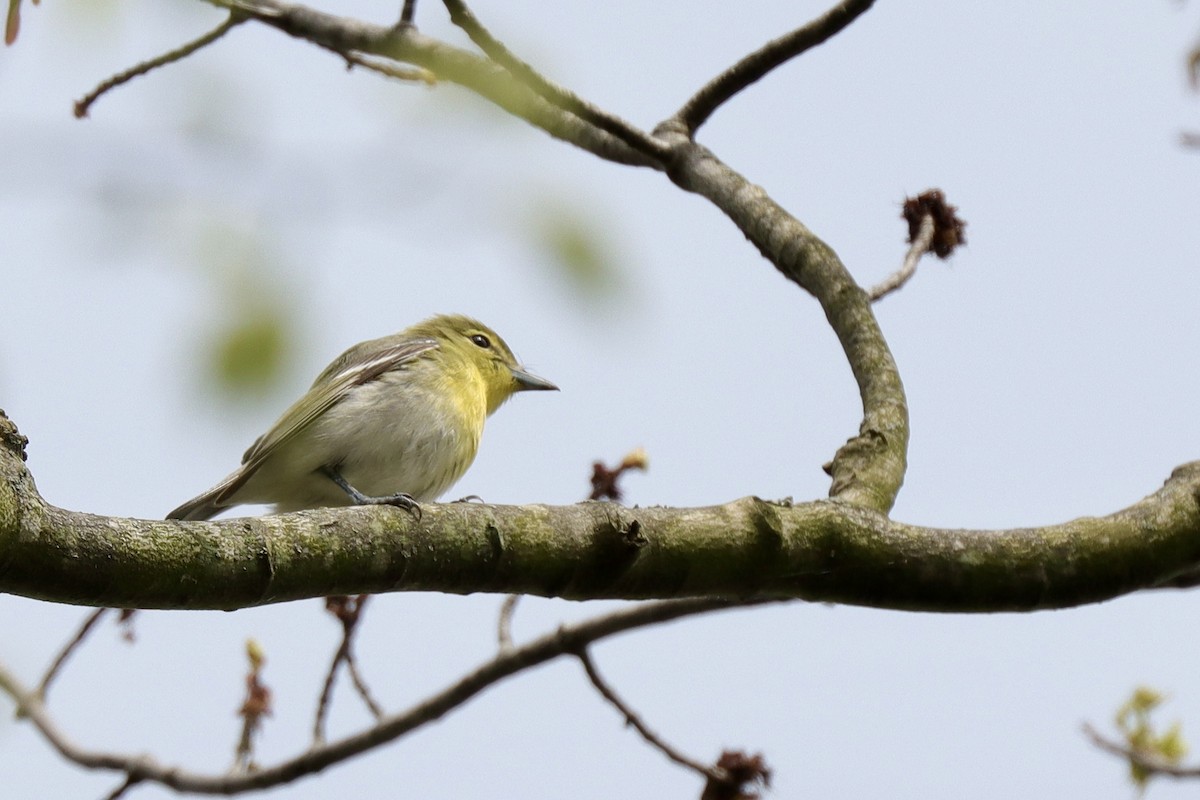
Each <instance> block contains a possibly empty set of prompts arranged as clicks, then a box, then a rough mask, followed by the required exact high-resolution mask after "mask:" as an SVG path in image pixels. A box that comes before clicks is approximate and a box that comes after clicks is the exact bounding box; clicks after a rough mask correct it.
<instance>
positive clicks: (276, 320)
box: [196, 225, 299, 402]
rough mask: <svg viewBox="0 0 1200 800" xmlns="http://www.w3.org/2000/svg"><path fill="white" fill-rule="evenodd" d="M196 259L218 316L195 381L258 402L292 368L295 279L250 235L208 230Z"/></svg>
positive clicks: (224, 395)
mask: <svg viewBox="0 0 1200 800" xmlns="http://www.w3.org/2000/svg"><path fill="white" fill-rule="evenodd" d="M196 258H197V260H198V261H199V262H200V265H201V267H202V268H204V270H205V272H206V273H207V274H208V275H209V276H211V280H212V282H213V289H214V294H215V296H216V303H215V304H216V306H217V308H218V309H219V311H218V312H217V313H214V314H212V315H210V319H211V322H210V323H209V326H210V327H209V329H208V331H207V332H206V333H205V334H204V335H203V336H202V338H201V343H200V346H201V347H202V348H203V350H204V351H205V352H206V353H207V358H206V360H207V362H208V365H209V366H208V369H207V370H206V371H205V373H204V374H203V375H201V376H200V379H201V381H203V382H204V383H205V384H206V385H211V386H212V387H213V389H214V390H215V391H216V393H217V394H218V395H220V396H221V397H222V398H223V399H226V400H233V401H238V402H242V401H251V402H254V401H258V400H261V399H263V398H265V397H267V396H268V395H270V393H271V392H272V391H273V390H274V389H275V388H276V387H277V386H278V385H279V384H280V382H281V379H282V378H283V376H284V375H285V374H286V373H287V369H288V367H289V366H290V365H291V363H292V360H293V359H292V356H293V353H294V350H295V348H294V346H293V342H294V341H295V339H296V329H295V328H296V326H295V325H294V320H295V319H296V317H297V313H296V309H295V305H296V304H295V303H294V298H295V297H296V295H297V294H298V292H299V277H298V276H292V274H291V271H289V270H287V269H280V268H277V267H276V264H277V262H278V260H279V259H278V258H277V257H275V256H274V255H273V254H272V253H270V252H269V248H268V247H267V246H266V243H265V242H263V241H262V239H261V238H260V237H259V235H258V234H257V233H255V232H253V231H247V230H244V229H238V228H233V227H230V226H219V225H213V226H211V227H209V228H208V229H207V230H206V231H205V232H204V233H203V234H202V235H201V237H200V241H199V243H198V247H197V248H196Z"/></svg>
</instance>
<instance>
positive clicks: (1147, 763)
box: [1083, 722, 1200, 778]
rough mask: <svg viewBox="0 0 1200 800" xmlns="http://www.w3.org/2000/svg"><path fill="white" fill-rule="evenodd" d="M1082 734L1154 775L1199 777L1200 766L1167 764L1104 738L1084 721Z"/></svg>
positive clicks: (1104, 748) (1095, 743) (1093, 742)
mask: <svg viewBox="0 0 1200 800" xmlns="http://www.w3.org/2000/svg"><path fill="white" fill-rule="evenodd" d="M1083 734H1084V735H1085V736H1087V737H1088V738H1089V739H1091V740H1092V744H1094V745H1096V746H1097V747H1099V748H1100V749H1101V750H1104V751H1106V752H1108V753H1112V754H1113V755H1115V756H1120V757H1121V758H1124V759H1128V760H1129V761H1130V762H1131V763H1133V764H1136V765H1137V766H1139V767H1141V768H1142V769H1144V770H1146V772H1150V773H1154V774H1155V775H1167V776H1169V777H1172V778H1200V766H1195V767H1181V766H1179V765H1177V764H1168V763H1167V762H1166V761H1163V760H1162V759H1161V758H1156V757H1154V756H1152V755H1149V754H1148V753H1142V752H1139V751H1137V750H1133V749H1131V748H1129V747H1127V746H1126V745H1123V744H1121V743H1119V742H1114V741H1112V740H1111V739H1107V738H1105V737H1104V736H1103V735H1102V734H1101V733H1100V731H1098V730H1096V729H1095V728H1094V727H1092V726H1091V725H1090V724H1088V723H1086V722H1085V723H1084V724H1083Z"/></svg>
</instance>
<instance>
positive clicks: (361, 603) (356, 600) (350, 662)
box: [313, 594, 383, 744]
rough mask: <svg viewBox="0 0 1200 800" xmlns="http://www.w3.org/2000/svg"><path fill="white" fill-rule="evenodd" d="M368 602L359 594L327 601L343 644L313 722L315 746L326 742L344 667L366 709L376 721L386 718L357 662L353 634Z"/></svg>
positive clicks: (334, 657)
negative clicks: (335, 691) (336, 685)
mask: <svg viewBox="0 0 1200 800" xmlns="http://www.w3.org/2000/svg"><path fill="white" fill-rule="evenodd" d="M369 598H370V595H368V594H360V595H358V596H357V597H346V596H344V595H339V596H336V597H327V598H325V609H326V610H327V611H328V612H329V613H331V614H333V615H334V616H335V617H337V620H338V622H340V623H341V624H342V641H341V643H340V644H339V645H338V649H337V650H336V651H335V652H334V654H333V660H332V661H331V662H330V664H329V671H328V672H327V673H326V674H325V683H324V685H323V686H322V688H321V697H320V699H319V700H318V701H317V714H316V718H315V720H314V721H313V742H314V744H320V743H322V742H324V741H325V720H326V718H327V717H328V714H329V703H330V700H331V699H332V697H333V682H334V679H335V678H336V677H337V670H338V667H340V666H341V665H342V664H345V665H346V670H347V671H348V672H349V673H350V680H351V682H352V683H353V684H354V688H355V690H356V691H357V692H358V696H359V697H361V698H362V699H363V702H364V703H365V704H366V706H367V709H368V710H369V711H370V712H371V714H372V715H373V716H374V717H375V719H380V718H382V717H383V708H382V707H381V706H380V705H379V703H378V702H376V701H375V698H374V697H372V696H371V691H370V689H368V688H367V684H366V681H364V680H363V677H362V674H361V673H359V671H358V662H357V661H356V660H355V658H354V649H353V647H354V632H355V631H356V630H357V629H358V623H359V621H360V620H361V619H362V612H363V609H364V608H365V607H366V604H367V600H368V599H369Z"/></svg>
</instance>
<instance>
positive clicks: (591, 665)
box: [576, 648, 729, 782]
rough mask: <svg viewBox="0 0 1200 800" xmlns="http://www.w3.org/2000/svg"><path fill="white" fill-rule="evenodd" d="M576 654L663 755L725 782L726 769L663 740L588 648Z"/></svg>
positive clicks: (590, 676)
mask: <svg viewBox="0 0 1200 800" xmlns="http://www.w3.org/2000/svg"><path fill="white" fill-rule="evenodd" d="M576 655H577V656H578V657H579V660H580V661H581V662H582V663H583V668H584V670H586V671H587V676H588V679H589V680H591V682H592V685H593V686H595V687H596V691H598V692H600V694H601V696H602V697H604V699H605V700H607V701H608V702H609V703H611V704H612V705H613V706H614V707H615V708H616V709H617V711H620V712H621V715H622V716H623V717H625V722H626V724H628V725H632V726H633V728H634V730H636V731H637V732H638V733H640V734H641V735H642V738H643V739H645V740H646V741H647V742H649V743H650V745H651V746H653V747H656V748H658V750H659V751H660V752H661V753H662V754H663V755H665V756H666V757H667V758H669V759H671V760H672V761H674V762H675V763H676V764H679V765H680V766H684V767H687V768H688V769H690V770H692V771H694V772H697V773H699V774H700V775H701V777H704V778H707V779H708V780H710V781H718V782H724V781H726V780H727V779H728V777H729V776H728V775H726V774H725V771H724V770H720V769H717V768H716V767H712V766H708V765H707V764H701V763H700V762H699V761H696V760H695V759H692V758H689V757H688V756H686V755H684V754H683V753H681V752H680V751H678V750H676V749H675V748H674V747H672V746H671V745H669V744H667V743H666V742H665V741H663V739H662V738H661V737H660V736H659V735H658V734H656V733H655V732H654V731H652V730H650V728H649V727H647V725H646V723H645V722H643V721H642V718H641V717H640V716H639V715H638V713H637V712H636V711H634V710H633V709H632V708H630V706H629V704H628V703H626V702H625V701H624V700H622V699H621V698H620V697H619V696H618V695H617V693H616V692H615V691H613V688H612V687H611V686H609V685H608V683H606V682H605V680H604V678H603V677H602V676H601V675H600V671H599V670H597V669H596V664H595V662H593V661H592V657H591V655H590V654H589V653H588V651H587V648H584V649H582V650H580V651H579V652H578V653H576Z"/></svg>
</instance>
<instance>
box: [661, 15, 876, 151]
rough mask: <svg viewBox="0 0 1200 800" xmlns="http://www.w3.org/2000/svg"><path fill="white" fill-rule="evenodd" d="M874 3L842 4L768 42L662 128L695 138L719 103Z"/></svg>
mask: <svg viewBox="0 0 1200 800" xmlns="http://www.w3.org/2000/svg"><path fill="white" fill-rule="evenodd" d="M874 2H875V0H842V2H840V3H838V4H837V5H836V6H834V7H833V8H831V9H829V10H828V11H826V12H825V13H824V14H822V15H821V16H819V17H817V18H816V19H814V20H813V21H811V22H809V23H808V24H806V25H803V26H801V27H799V28H797V29H796V30H794V31H792V32H791V33H788V34H785V35H784V36H781V37H779V38H778V39H774V40H772V41H770V42H767V43H766V44H765V45H763V46H762V47H760V48H759V49H758V50H756V51H754V52H753V53H751V54H750V55H748V56H746V57H745V58H743V59H742V60H741V61H739V62H737V63H736V64H734V65H733V66H732V67H730V68H729V69H727V70H725V71H724V72H722V73H721V74H720V75H718V76H717V77H715V78H713V79H712V80H711V81H709V82H708V83H707V84H705V85H704V87H702V88H701V89H700V91H698V92H696V93H695V94H694V95H692V97H691V98H690V99H689V100H688V101H687V102H686V103H684V105H683V107H682V108H680V109H679V111H677V112H675V115H674V116H673V117H672V118H671V119H670V120H668V122H667V123H665V124H667V125H670V124H671V123H676V124H679V125H682V126H683V128H684V130H685V131H686V132H687V134H688V135H689V137H690V136H692V135H694V134H695V133H696V131H697V130H698V129H699V128H700V126H701V125H703V124H704V123H705V122H706V121H707V120H708V118H709V117H711V116H712V114H713V112H715V111H716V110H717V108H718V107H720V106H721V104H722V103H724V102H726V101H727V100H729V99H730V98H731V97H733V96H734V95H735V94H737V93H738V92H740V91H742V90H743V89H745V88H746V87H747V86H750V85H751V84H753V83H755V82H756V81H758V80H759V79H760V78H762V77H763V76H764V75H766V74H767V73H768V72H770V71H771V70H773V69H775V68H776V67H778V66H780V65H781V64H784V63H785V62H787V61H789V60H791V59H793V58H795V57H796V56H798V55H800V54H801V53H803V52H804V51H806V50H809V49H811V48H813V47H816V46H817V45H819V44H821V43H822V42H824V41H826V40H827V39H829V38H830V37H831V36H833V35H835V34H837V33H838V32H840V31H841V30H842V29H843V28H845V27H846V26H847V25H849V24H850V23H851V22H853V21H854V20H856V19H857V18H858V17H859V16H860V15H862V14H863V12H865V11H866V10H867V9H869V8H870V7H871V6H872V5H873V4H874Z"/></svg>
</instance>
